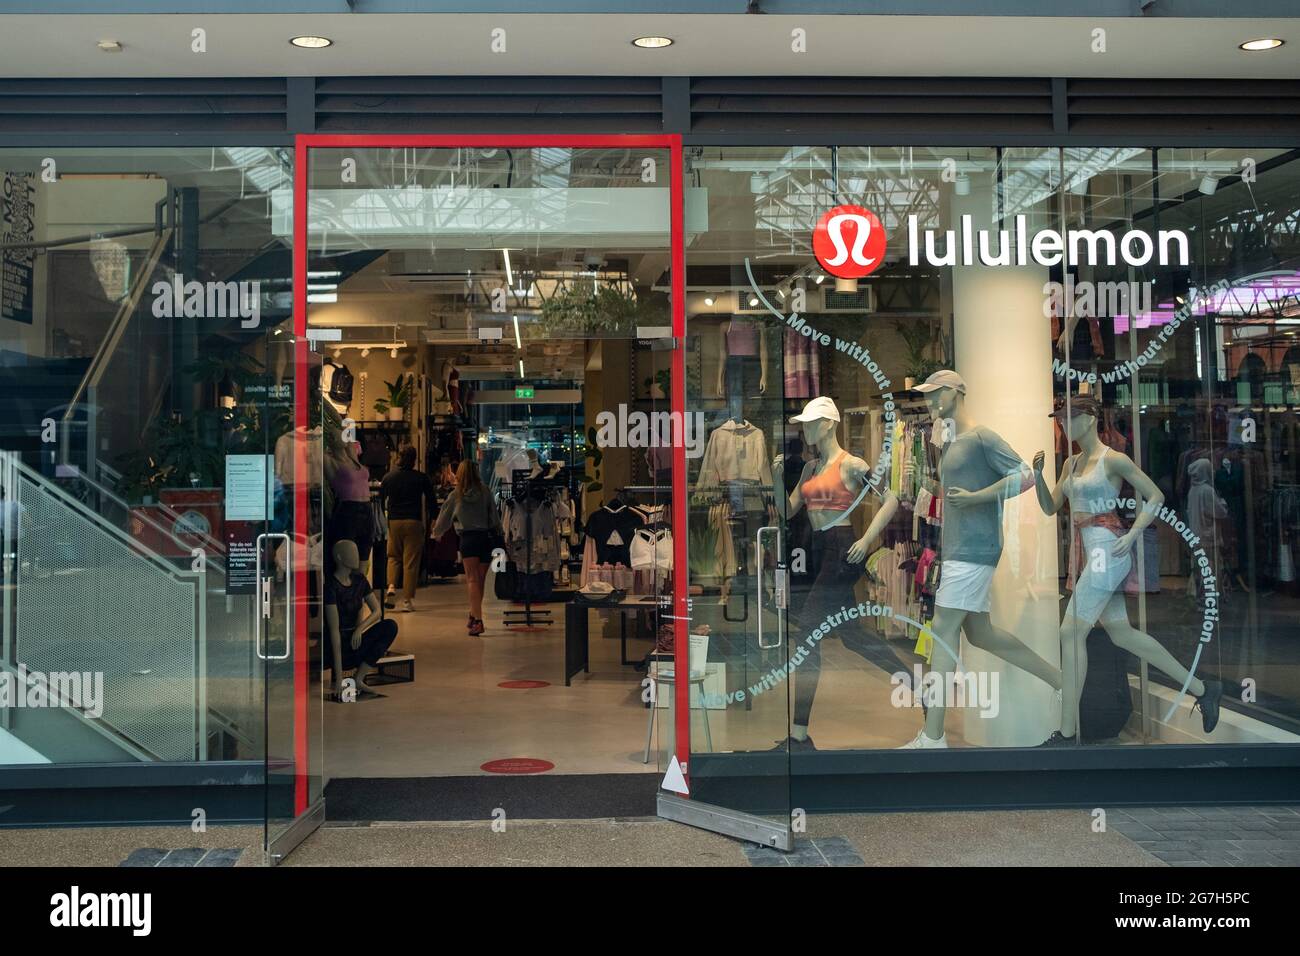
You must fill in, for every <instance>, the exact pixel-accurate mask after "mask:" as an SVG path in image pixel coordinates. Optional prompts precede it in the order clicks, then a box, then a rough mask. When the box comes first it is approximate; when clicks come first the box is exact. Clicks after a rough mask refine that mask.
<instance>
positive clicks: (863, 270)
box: [813, 206, 888, 279]
mask: <svg viewBox="0 0 1300 956" xmlns="http://www.w3.org/2000/svg"><path fill="white" fill-rule="evenodd" d="M887 239H888V237H887V236H886V235H885V227H884V226H883V225H882V224H881V222H880V219H879V218H878V217H877V216H876V214H875V213H874V212H872V211H871V210H870V209H867V208H865V207H863V206H836V207H835V208H834V209H831V210H828V211H827V212H825V213H823V214H822V217H821V218H820V219H818V220H817V228H815V229H814V230H813V254H814V255H815V256H816V257H817V261H818V262H820V263H821V264H822V268H823V269H825V270H826V271H827V272H829V273H830V274H831V275H833V276H838V277H839V278H841V279H861V278H862V277H863V276H867V275H871V273H873V272H875V271H876V269H877V268H879V267H880V263H881V262H882V261H884V258H885V241H886V240H887Z"/></svg>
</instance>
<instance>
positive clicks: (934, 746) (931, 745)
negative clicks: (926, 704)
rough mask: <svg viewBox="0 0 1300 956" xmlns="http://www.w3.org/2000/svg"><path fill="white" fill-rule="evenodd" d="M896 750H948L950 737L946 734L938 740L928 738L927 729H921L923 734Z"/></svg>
mask: <svg viewBox="0 0 1300 956" xmlns="http://www.w3.org/2000/svg"><path fill="white" fill-rule="evenodd" d="M894 749H895V750H947V749H948V735H947V734H944V735H943V736H942V737H940V738H939V739H938V740H935V739H934V738H933V737H927V736H926V735H925V728H921V732H920V733H919V734H917V735H916V736H915V737H913V738H912V739H911V740H910V741H908V742H907V743H905V744H903V746H901V747H896V748H894Z"/></svg>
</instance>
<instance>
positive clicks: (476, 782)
mask: <svg viewBox="0 0 1300 956" xmlns="http://www.w3.org/2000/svg"><path fill="white" fill-rule="evenodd" d="M658 789H659V774H658V773H581V774H576V773H575V774H543V775H540V776H498V775H493V776H490V777H477V776H476V777H342V778H335V779H334V780H331V781H330V783H329V786H328V787H326V788H325V818H326V819H327V820H330V821H352V822H360V821H370V820H482V821H484V822H485V823H486V822H491V820H492V811H493V810H495V809H497V808H498V807H500V808H501V809H503V810H505V811H506V817H507V818H508V819H515V820H588V819H600V818H604V817H652V816H654V815H655V793H656V792H657V791H658Z"/></svg>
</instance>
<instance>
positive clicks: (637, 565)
mask: <svg viewBox="0 0 1300 956" xmlns="http://www.w3.org/2000/svg"><path fill="white" fill-rule="evenodd" d="M629 564H630V565H631V567H632V568H633V569H635V570H638V571H639V570H645V569H647V568H657V569H659V570H660V571H671V570H672V567H673V533H672V532H671V531H669V530H668V529H667V528H664V529H663V530H661V531H647V530H646V529H645V528H639V529H637V531H636V532H635V533H634V534H633V536H632V547H631V560H630V562H629Z"/></svg>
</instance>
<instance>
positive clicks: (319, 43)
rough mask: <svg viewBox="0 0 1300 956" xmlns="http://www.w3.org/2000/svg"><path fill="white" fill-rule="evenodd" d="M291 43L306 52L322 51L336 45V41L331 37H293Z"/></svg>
mask: <svg viewBox="0 0 1300 956" xmlns="http://www.w3.org/2000/svg"><path fill="white" fill-rule="evenodd" d="M289 42H290V43H292V44H293V45H294V46H298V47H302V48H303V49H304V50H322V49H324V48H325V47H327V46H333V45H334V41H333V40H331V39H330V38H329V37H293V38H292V39H290V40H289Z"/></svg>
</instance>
